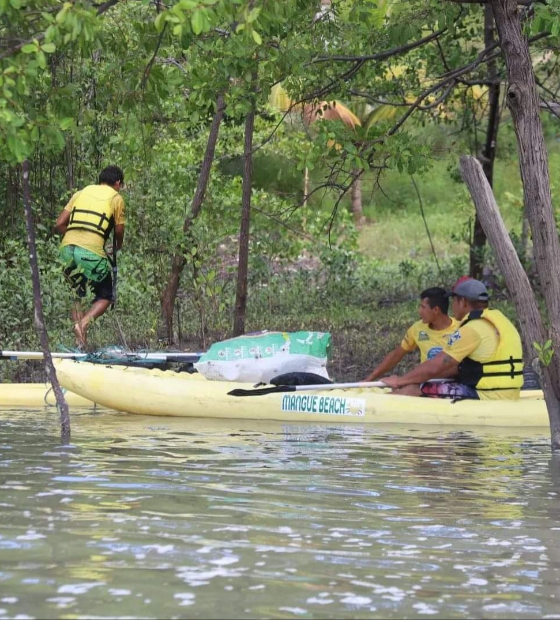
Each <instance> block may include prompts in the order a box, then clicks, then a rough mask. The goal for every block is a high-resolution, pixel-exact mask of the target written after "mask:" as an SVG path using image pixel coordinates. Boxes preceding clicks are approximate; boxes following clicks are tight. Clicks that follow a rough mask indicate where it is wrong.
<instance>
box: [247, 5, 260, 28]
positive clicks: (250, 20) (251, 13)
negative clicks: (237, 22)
mask: <svg viewBox="0 0 560 620" xmlns="http://www.w3.org/2000/svg"><path fill="white" fill-rule="evenodd" d="M260 12H261V7H255V8H254V9H251V10H250V11H249V15H247V23H249V24H252V23H253V22H254V21H255V20H256V19H257V17H258V16H259V13H260Z"/></svg>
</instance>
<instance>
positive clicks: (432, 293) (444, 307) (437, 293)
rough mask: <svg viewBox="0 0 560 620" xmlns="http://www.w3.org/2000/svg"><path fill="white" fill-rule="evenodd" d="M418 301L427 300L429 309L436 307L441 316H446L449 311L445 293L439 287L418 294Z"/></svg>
mask: <svg viewBox="0 0 560 620" xmlns="http://www.w3.org/2000/svg"><path fill="white" fill-rule="evenodd" d="M420 299H427V300H428V305H429V306H430V308H435V307H438V308H439V309H440V310H441V311H442V313H443V314H447V312H448V311H449V299H448V298H447V291H446V290H445V289H444V288H440V287H439V286H434V287H433V288H427V289H426V290H425V291H422V292H421V293H420Z"/></svg>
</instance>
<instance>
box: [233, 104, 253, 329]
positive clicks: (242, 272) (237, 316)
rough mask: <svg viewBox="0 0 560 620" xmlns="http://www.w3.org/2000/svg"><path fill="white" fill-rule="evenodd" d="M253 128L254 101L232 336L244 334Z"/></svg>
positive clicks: (248, 128)
mask: <svg viewBox="0 0 560 620" xmlns="http://www.w3.org/2000/svg"><path fill="white" fill-rule="evenodd" d="M254 127H255V100H254V99H253V101H252V108H251V110H250V111H249V112H248V114H247V117H246V119H245V145H244V152H243V192H242V195H241V228H240V231H239V263H238V266H237V292H236V295H235V312H234V315H233V335H234V336H240V335H241V334H243V333H245V310H246V308H247V277H248V271H249V229H250V225H251V189H252V175H253V153H252V151H253V130H254Z"/></svg>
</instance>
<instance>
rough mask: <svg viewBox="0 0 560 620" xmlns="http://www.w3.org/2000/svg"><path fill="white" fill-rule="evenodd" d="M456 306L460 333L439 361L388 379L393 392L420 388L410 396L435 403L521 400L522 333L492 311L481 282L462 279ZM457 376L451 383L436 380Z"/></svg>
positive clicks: (454, 298)
mask: <svg viewBox="0 0 560 620" xmlns="http://www.w3.org/2000/svg"><path fill="white" fill-rule="evenodd" d="M449 295H450V297H451V307H452V310H453V314H454V316H455V318H456V319H457V320H459V321H461V325H460V326H459V328H458V329H457V330H456V331H455V332H454V333H453V334H451V336H450V337H449V340H448V343H447V346H446V347H445V349H444V350H443V351H442V352H441V353H439V354H438V355H437V356H436V357H434V358H432V359H431V360H428V361H426V362H424V363H423V364H420V365H419V366H417V367H416V368H414V369H413V370H411V371H410V372H408V373H406V374H405V375H403V376H402V377H397V376H392V377H388V378H384V379H383V382H384V383H386V384H387V385H388V386H389V387H391V388H393V389H400V388H403V387H405V386H411V385H412V386H419V388H418V389H417V391H416V393H415V394H413V393H412V391H410V392H408V394H409V395H416V396H431V397H434V398H453V399H463V398H470V399H481V400H505V399H516V398H519V392H520V389H521V386H522V385H523V350H522V346H521V338H520V336H519V332H518V331H517V329H516V328H515V327H514V325H513V324H512V323H511V322H510V321H509V319H507V318H506V317H505V316H504V315H503V314H502V313H501V312H500V311H499V310H490V309H488V290H487V289H486V286H484V284H483V283H482V282H480V281H479V280H474V279H472V278H469V279H461V280H459V281H458V282H457V283H456V284H455V286H454V287H453V289H452V291H451V293H450V294H449ZM445 377H454V380H453V381H450V382H432V381H430V379H437V378H445Z"/></svg>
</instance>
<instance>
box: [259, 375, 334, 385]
mask: <svg viewBox="0 0 560 620" xmlns="http://www.w3.org/2000/svg"><path fill="white" fill-rule="evenodd" d="M270 383H271V384H272V385H324V384H327V383H332V381H331V380H330V379H325V377H323V376H321V375H316V374H315V373H313V372H286V373H284V374H283V375H278V376H276V377H273V378H272V379H271V380H270Z"/></svg>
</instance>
